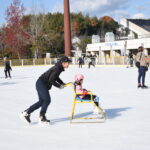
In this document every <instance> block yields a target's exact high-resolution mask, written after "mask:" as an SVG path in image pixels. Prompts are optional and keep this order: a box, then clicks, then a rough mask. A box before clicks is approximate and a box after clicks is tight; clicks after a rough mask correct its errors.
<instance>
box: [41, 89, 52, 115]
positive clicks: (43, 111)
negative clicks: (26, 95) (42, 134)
mask: <svg viewBox="0 0 150 150" xmlns="http://www.w3.org/2000/svg"><path fill="white" fill-rule="evenodd" d="M40 94H41V97H42V99H43V103H42V108H41V111H40V116H44V115H45V114H46V111H47V108H48V106H49V104H50V102H51V98H50V94H49V91H48V90H45V91H43V93H40Z"/></svg>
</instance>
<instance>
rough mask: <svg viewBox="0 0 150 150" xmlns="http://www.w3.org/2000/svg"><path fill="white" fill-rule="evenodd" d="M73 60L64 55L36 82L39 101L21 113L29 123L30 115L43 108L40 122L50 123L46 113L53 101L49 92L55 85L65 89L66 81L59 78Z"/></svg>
mask: <svg viewBox="0 0 150 150" xmlns="http://www.w3.org/2000/svg"><path fill="white" fill-rule="evenodd" d="M70 62H71V60H70V59H69V58H68V57H66V56H63V57H62V58H61V59H60V60H59V61H58V62H57V64H56V65H55V66H53V67H52V68H50V69H49V70H48V71H46V72H45V73H44V74H42V75H41V76H40V77H39V79H38V80H37V82H36V90H37V93H38V97H39V101H38V102H36V103H35V104H33V105H31V106H30V107H29V108H28V109H26V110H25V111H24V112H22V113H21V115H20V117H21V118H22V119H24V120H25V121H26V122H27V123H30V122H31V120H30V115H31V113H32V112H34V111H35V110H37V109H39V108H41V111H40V115H39V123H48V122H50V120H47V118H46V116H45V114H46V111H47V108H48V106H49V104H50V102H51V97H50V94H49V90H50V89H51V88H52V86H53V85H54V86H55V87H57V88H60V89H63V88H64V85H65V83H64V82H63V81H62V80H61V79H60V78H59V75H60V74H61V72H63V71H64V69H65V68H68V67H69V63H70Z"/></svg>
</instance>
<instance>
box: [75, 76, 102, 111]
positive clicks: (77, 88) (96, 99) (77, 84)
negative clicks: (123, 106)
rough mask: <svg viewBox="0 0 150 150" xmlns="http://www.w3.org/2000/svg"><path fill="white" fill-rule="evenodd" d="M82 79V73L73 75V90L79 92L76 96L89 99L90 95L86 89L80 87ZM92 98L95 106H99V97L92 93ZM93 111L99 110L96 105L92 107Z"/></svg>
mask: <svg viewBox="0 0 150 150" xmlns="http://www.w3.org/2000/svg"><path fill="white" fill-rule="evenodd" d="M83 80H84V76H83V75H82V74H77V75H75V82H74V86H75V87H74V88H75V92H76V93H81V94H80V95H78V97H79V98H80V99H84V100H85V99H86V100H90V99H91V95H90V94H88V90H86V89H83V88H82V84H83ZM92 99H93V101H94V103H95V104H96V106H98V107H99V97H98V96H97V95H93V96H92ZM93 112H94V113H96V114H98V113H99V110H98V109H97V108H96V107H94V109H93Z"/></svg>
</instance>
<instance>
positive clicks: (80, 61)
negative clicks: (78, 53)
mask: <svg viewBox="0 0 150 150" xmlns="http://www.w3.org/2000/svg"><path fill="white" fill-rule="evenodd" d="M78 62H79V68H82V65H83V58H82V57H79V59H78Z"/></svg>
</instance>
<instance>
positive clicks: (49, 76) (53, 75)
mask: <svg viewBox="0 0 150 150" xmlns="http://www.w3.org/2000/svg"><path fill="white" fill-rule="evenodd" d="M62 71H64V68H63V66H62V64H61V63H60V62H58V63H57V64H56V65H55V66H53V67H52V68H50V69H49V70H48V71H46V72H45V73H44V74H42V75H41V76H40V77H39V79H41V80H42V81H43V82H44V83H45V84H46V86H47V88H48V89H51V87H52V85H54V86H56V87H58V88H60V86H61V85H62V84H64V83H63V81H62V80H61V79H60V78H59V75H60V73H61V72H62Z"/></svg>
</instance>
